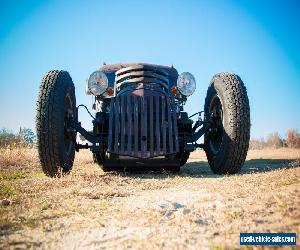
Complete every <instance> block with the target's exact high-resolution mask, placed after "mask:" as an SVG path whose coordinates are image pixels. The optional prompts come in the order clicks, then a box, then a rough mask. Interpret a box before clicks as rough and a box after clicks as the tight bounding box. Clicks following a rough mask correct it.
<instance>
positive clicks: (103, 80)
mask: <svg viewBox="0 0 300 250" xmlns="http://www.w3.org/2000/svg"><path fill="white" fill-rule="evenodd" d="M107 87H108V79H107V76H106V75H105V74H104V73H103V72H102V71H100V70H96V71H95V72H93V73H92V74H91V75H90V77H89V80H88V84H87V89H86V93H87V94H89V93H91V94H93V95H96V96H97V95H101V94H103V93H104V92H105V91H106V89H107Z"/></svg>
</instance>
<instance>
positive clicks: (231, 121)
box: [204, 73, 250, 174]
mask: <svg viewBox="0 0 300 250" xmlns="http://www.w3.org/2000/svg"><path fill="white" fill-rule="evenodd" d="M204 111H205V118H206V119H207V120H208V121H210V129H209V131H208V132H207V133H206V134H205V135H204V146H205V147H204V149H205V152H206V155H207V159H208V163H209V165H210V167H211V169H212V171H213V172H214V173H216V174H235V173H238V172H239V171H240V169H241V168H242V166H243V163H244V161H245V159H246V156H247V151H248V147H249V139H250V108H249V100H248V96H247V91H246V87H245V85H244V83H243V81H242V80H241V78H240V77H239V76H237V75H235V74H231V73H220V74H217V75H215V76H214V77H213V79H212V81H211V84H210V86H209V88H208V90H207V95H206V98H205V106H204Z"/></svg>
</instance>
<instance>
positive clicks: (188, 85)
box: [177, 72, 196, 96]
mask: <svg viewBox="0 0 300 250" xmlns="http://www.w3.org/2000/svg"><path fill="white" fill-rule="evenodd" d="M177 88H178V90H179V92H180V93H181V94H182V95H184V96H190V95H192V94H193V93H194V92H195V90H196V80H195V77H194V76H193V75H192V74H191V73H189V72H183V73H181V74H180V75H179V76H178V78H177Z"/></svg>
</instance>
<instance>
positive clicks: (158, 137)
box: [155, 96, 160, 154]
mask: <svg viewBox="0 0 300 250" xmlns="http://www.w3.org/2000/svg"><path fill="white" fill-rule="evenodd" d="M159 104H160V96H156V97H155V131H156V135H155V138H156V151H157V152H158V154H160V127H159V126H160V125H159Z"/></svg>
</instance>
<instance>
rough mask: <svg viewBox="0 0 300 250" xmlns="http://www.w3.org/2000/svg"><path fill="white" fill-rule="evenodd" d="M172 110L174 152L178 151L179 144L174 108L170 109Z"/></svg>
mask: <svg viewBox="0 0 300 250" xmlns="http://www.w3.org/2000/svg"><path fill="white" fill-rule="evenodd" d="M171 110H172V118H173V128H174V133H173V134H174V143H175V152H178V151H179V143H178V127H177V114H176V110H175V108H173V107H171Z"/></svg>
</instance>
